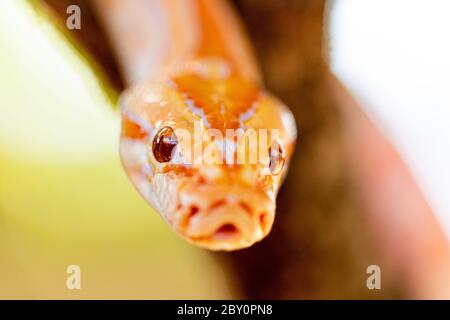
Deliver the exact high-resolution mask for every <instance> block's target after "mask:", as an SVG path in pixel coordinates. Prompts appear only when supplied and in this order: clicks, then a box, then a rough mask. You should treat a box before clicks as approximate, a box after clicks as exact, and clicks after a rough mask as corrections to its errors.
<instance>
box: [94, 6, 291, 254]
mask: <svg viewBox="0 0 450 320" xmlns="http://www.w3.org/2000/svg"><path fill="white" fill-rule="evenodd" d="M92 1H93V4H94V5H95V7H96V11H97V12H98V15H99V17H100V19H101V21H102V23H103V25H104V27H105V30H106V31H107V33H108V36H109V38H110V40H111V43H112V45H113V47H114V49H115V52H116V56H117V60H118V61H119V64H120V66H121V70H122V73H123V75H124V78H125V79H126V81H127V87H128V89H127V90H126V91H125V92H124V93H123V94H122V97H121V99H120V105H121V114H122V133H121V138H120V155H121V159H122V163H123V167H124V169H125V171H126V172H127V174H128V176H129V177H130V179H131V181H132V183H133V185H134V186H135V187H136V189H137V190H138V191H139V193H140V194H141V195H142V196H143V197H144V198H145V199H146V200H147V201H148V202H149V203H150V204H151V206H152V207H153V208H154V209H155V210H156V211H158V212H159V213H160V215H161V216H162V217H163V219H164V220H165V221H166V222H167V223H168V224H169V225H171V226H172V227H173V228H174V230H175V231H176V232H177V233H178V234H179V235H181V236H182V237H183V238H185V239H187V240H188V241H190V242H192V243H194V244H196V245H199V246H201V247H204V248H208V249H211V250H236V249H241V248H245V247H249V246H251V245H252V244H254V243H255V242H257V241H260V240H261V239H263V238H264V237H265V236H266V235H267V234H268V233H269V232H270V230H271V228H272V224H273V221H274V218H275V207H276V196H277V193H278V190H279V188H280V185H281V183H282V180H283V178H284V176H285V175H286V173H287V169H288V164H289V159H290V157H291V154H292V152H293V149H294V145H295V141H296V126H295V121H294V118H293V116H292V114H291V112H290V111H289V109H288V108H287V107H286V106H285V105H284V104H283V103H282V102H281V101H280V100H278V99H277V98H275V97H274V96H273V95H271V94H270V93H268V92H267V91H266V90H265V89H264V86H263V83H262V78H261V75H260V72H259V70H258V67H257V63H256V61H255V59H254V57H253V54H252V51H251V47H250V45H249V42H248V41H247V39H246V37H245V35H244V33H243V31H242V27H241V25H240V23H239V21H238V19H237V17H236V15H235V14H234V12H233V10H232V8H231V7H230V6H229V5H228V3H226V2H225V1H222V0H214V1H212V0H185V1H176V0H145V1H142V0H128V1H122V0H92ZM230 130H232V132H235V133H236V132H237V134H235V135H234V136H231V138H230V137H229V136H228V135H227V133H228V132H229V131H230ZM250 130H252V132H274V131H276V132H277V135H276V136H272V135H270V136H269V137H268V138H267V139H265V140H264V141H263V139H262V138H260V137H259V136H258V138H257V140H256V141H257V143H256V144H252V143H250V142H249V140H248V136H246V133H247V132H249V131H250ZM264 130H265V131H264ZM180 132H183V133H190V135H185V136H183V137H182V136H181V135H180V134H179V133H180ZM182 143H183V146H189V145H190V146H193V151H192V150H190V149H188V148H182V147H181V144H182ZM196 148H199V150H201V152H197V153H196V152H195V150H197V149H196ZM252 148H253V149H254V148H257V149H258V152H257V154H258V161H257V162H256V163H254V162H251V163H249V162H248V161H247V162H245V161H244V162H236V158H237V156H238V153H239V152H242V150H244V151H243V154H245V155H248V154H249V153H250V152H251V150H252ZM205 150H208V151H209V152H210V153H209V155H210V156H211V157H212V158H213V160H215V161H212V162H211V161H209V162H207V161H205ZM261 155H262V156H261ZM230 159H231V161H230Z"/></svg>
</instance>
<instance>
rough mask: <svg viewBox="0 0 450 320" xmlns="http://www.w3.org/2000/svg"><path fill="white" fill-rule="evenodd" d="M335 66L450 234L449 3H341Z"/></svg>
mask: <svg viewBox="0 0 450 320" xmlns="http://www.w3.org/2000/svg"><path fill="white" fill-rule="evenodd" d="M330 29H331V34H330V38H331V50H332V67H333V69H334V71H335V73H336V74H337V75H338V76H339V77H340V78H341V79H342V80H343V81H344V83H345V84H346V85H347V86H348V87H349V88H350V89H351V90H352V92H353V93H354V94H355V96H356V97H357V98H358V99H359V101H360V102H362V103H364V105H365V107H366V108H367V111H368V113H369V114H370V116H372V118H373V119H374V120H375V121H376V122H377V123H378V125H379V126H380V127H381V128H382V129H383V130H384V132H385V133H386V134H387V135H388V136H389V137H390V139H391V140H392V141H393V142H394V144H395V145H396V147H397V148H398V149H399V151H400V152H401V154H402V156H403V158H404V159H405V161H406V162H407V164H408V166H409V167H410V169H411V171H412V173H413V175H414V176H415V178H416V180H417V181H418V184H419V186H420V187H421V189H422V190H423V191H424V193H425V195H426V196H427V199H428V200H429V202H430V204H431V206H432V207H433V209H434V210H435V212H436V214H437V216H438V218H439V219H440V220H441V221H442V223H443V225H444V226H445V228H446V230H447V232H448V234H450V197H449V191H450V1H448V0H337V1H336V2H335V4H334V7H333V11H332V17H331V21H330Z"/></svg>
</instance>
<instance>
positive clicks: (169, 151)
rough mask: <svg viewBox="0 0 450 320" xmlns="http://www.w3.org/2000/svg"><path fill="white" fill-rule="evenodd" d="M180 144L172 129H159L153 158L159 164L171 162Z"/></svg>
mask: <svg viewBox="0 0 450 320" xmlns="http://www.w3.org/2000/svg"><path fill="white" fill-rule="evenodd" d="M177 144H178V138H177V136H176V135H175V132H174V131H173V129H172V128H171V127H163V128H161V129H159V131H158V132H157V133H156V135H155V137H154V138H153V143H152V151H153V156H154V157H155V159H156V160H157V161H158V162H169V161H170V160H171V159H172V157H173V154H174V152H175V147H176V146H177Z"/></svg>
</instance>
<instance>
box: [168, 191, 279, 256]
mask: <svg viewBox="0 0 450 320" xmlns="http://www.w3.org/2000/svg"><path fill="white" fill-rule="evenodd" d="M179 199H180V200H179V203H178V206H177V209H176V211H175V213H174V215H175V217H178V219H175V220H174V227H175V228H176V229H177V230H178V231H179V232H180V233H181V234H182V235H183V236H184V237H185V238H186V239H188V240H189V241H191V242H193V243H194V244H197V245H199V246H201V247H205V248H208V249H211V250H225V251H229V250H236V249H242V248H246V247H249V246H251V245H252V244H254V243H255V242H257V241H260V240H262V239H263V238H264V237H265V236H266V235H267V234H268V233H269V231H270V229H271V226H272V223H273V220H274V211H275V210H274V209H275V208H274V205H272V203H271V202H270V201H268V199H267V198H264V197H261V195H259V194H258V193H256V192H255V191H254V190H249V189H243V188H236V189H234V190H221V189H220V187H218V186H215V187H211V186H210V188H208V190H202V189H201V188H196V187H192V188H189V189H187V190H183V192H181V193H180V197H179Z"/></svg>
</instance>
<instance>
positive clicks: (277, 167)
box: [269, 141, 285, 175]
mask: <svg viewBox="0 0 450 320" xmlns="http://www.w3.org/2000/svg"><path fill="white" fill-rule="evenodd" d="M284 162H285V156H284V149H283V147H282V146H281V144H280V143H279V142H278V141H274V142H273V143H272V145H271V146H270V147H269V170H270V172H271V173H272V174H275V175H276V174H279V173H280V172H281V170H282V169H283V166H284Z"/></svg>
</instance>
